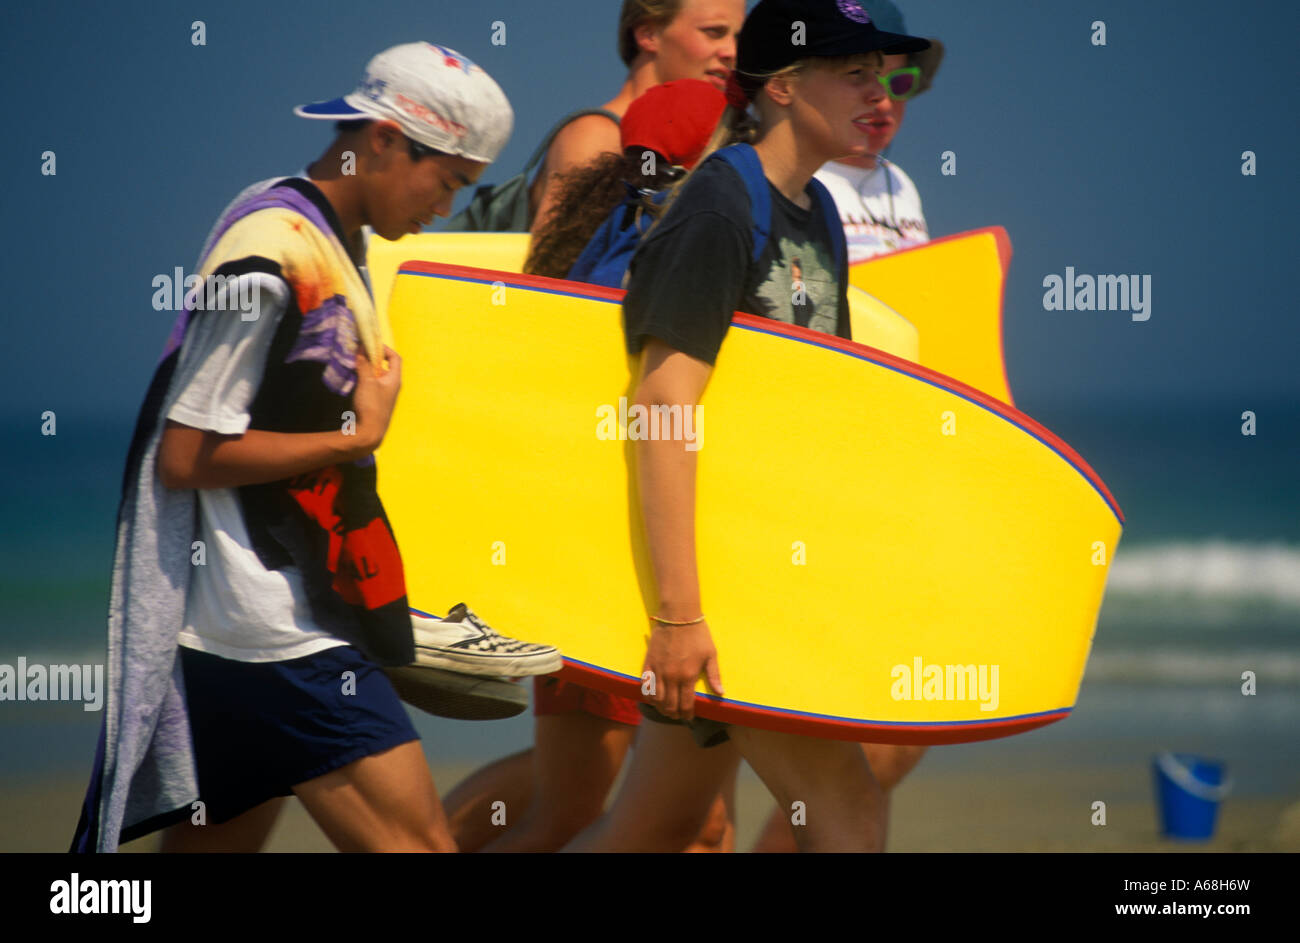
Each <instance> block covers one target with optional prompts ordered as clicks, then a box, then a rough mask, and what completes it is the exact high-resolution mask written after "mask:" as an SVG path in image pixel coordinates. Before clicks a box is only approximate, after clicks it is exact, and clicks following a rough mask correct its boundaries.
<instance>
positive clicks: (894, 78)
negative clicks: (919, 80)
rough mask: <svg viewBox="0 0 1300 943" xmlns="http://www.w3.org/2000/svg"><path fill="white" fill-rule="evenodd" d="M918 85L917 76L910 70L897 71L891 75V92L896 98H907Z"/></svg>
mask: <svg viewBox="0 0 1300 943" xmlns="http://www.w3.org/2000/svg"><path fill="white" fill-rule="evenodd" d="M915 87H916V76H914V75H912V73H910V72H895V73H894V74H893V75H891V76H890V77H889V94H890V95H892V96H893V97H894V98H906V97H907V96H908V95H910V94H912V89H914V88H915Z"/></svg>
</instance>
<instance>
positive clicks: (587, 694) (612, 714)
mask: <svg viewBox="0 0 1300 943" xmlns="http://www.w3.org/2000/svg"><path fill="white" fill-rule="evenodd" d="M578 711H582V712H583V713H584V714H592V715H594V716H596V717H604V718H605V719H606V720H612V721H615V722H617V723H620V724H628V725H629V726H632V727H635V726H636V725H637V724H639V723H641V711H640V710H638V708H637V702H636V701H634V700H632V699H631V698H626V697H619V696H618V695H617V694H606V693H605V692H604V691H597V690H596V689H595V688H588V687H584V686H583V685H581V684H574V683H573V682H572V681H561V680H560V679H559V678H553V677H550V676H547V677H543V678H534V679H533V713H534V714H536V715H537V716H538V717H547V716H552V715H555V714H573V713H576V712H578Z"/></svg>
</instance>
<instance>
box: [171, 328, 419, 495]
mask: <svg viewBox="0 0 1300 943" xmlns="http://www.w3.org/2000/svg"><path fill="white" fill-rule="evenodd" d="M386 353H387V354H388V361H389V366H388V370H387V372H385V373H384V374H383V375H382V376H376V375H375V368H374V367H373V366H372V365H371V364H370V362H369V361H368V360H366V358H365V356H364V355H362V354H358V355H357V387H356V391H355V392H354V394H353V409H354V411H355V412H356V414H357V418H356V428H355V430H354V431H353V432H351V433H345V432H344V431H343V417H341V416H340V417H339V429H337V430H335V431H331V432H265V431H263V430H260V429H250V430H248V431H247V432H245V433H244V434H243V435H238V436H230V435H221V434H219V433H216V432H211V431H208V430H204V429H195V428H192V427H190V426H185V425H181V424H180V423H177V422H172V421H170V420H168V422H167V426H166V428H165V429H164V430H163V437H162V442H161V444H160V445H159V448H158V477H159V478H160V479H161V480H162V483H163V485H164V486H165V487H168V488H237V487H239V486H241V485H256V484H262V483H264V482H268V481H279V480H280V479H282V478H291V477H293V476H294V475H301V474H303V473H305V472H309V471H315V470H316V469H318V468H325V467H326V466H329V465H334V464H336V463H338V462H347V461H356V460H357V459H359V458H362V457H364V456H366V455H369V454H370V453H371V452H373V451H374V450H375V449H377V448H378V447H379V443H380V442H382V441H383V438H384V434H385V432H387V430H388V423H389V420H390V419H391V418H392V413H393V406H394V404H395V403H396V400H397V392H398V389H399V388H400V387H401V380H402V370H401V365H402V362H401V358H400V357H398V356H397V354H396V353H394V352H393V351H392V350H389V349H386Z"/></svg>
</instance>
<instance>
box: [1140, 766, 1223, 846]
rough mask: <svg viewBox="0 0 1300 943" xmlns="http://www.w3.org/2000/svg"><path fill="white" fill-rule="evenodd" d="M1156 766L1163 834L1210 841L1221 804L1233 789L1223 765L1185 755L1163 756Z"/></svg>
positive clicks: (1157, 791)
mask: <svg viewBox="0 0 1300 943" xmlns="http://www.w3.org/2000/svg"><path fill="white" fill-rule="evenodd" d="M1153 766H1154V767H1155V774H1156V801H1157V803H1158V804H1159V806H1160V831H1161V833H1162V834H1164V835H1165V837H1166V838H1180V839H1184V840H1192V841H1196V840H1202V841H1203V840H1205V839H1207V838H1210V837H1211V836H1212V835H1213V834H1214V822H1215V819H1217V818H1218V815H1219V803H1220V802H1222V801H1223V798H1224V797H1225V796H1226V795H1227V794H1228V792H1229V791H1230V790H1231V789H1232V781H1231V780H1230V779H1229V778H1228V777H1227V775H1226V773H1225V772H1224V768H1223V764H1222V763H1219V762H1216V761H1214V760H1207V759H1203V758H1201V757H1199V756H1190V755H1188V754H1185V753H1160V754H1157V756H1156V758H1155V761H1154V763H1153Z"/></svg>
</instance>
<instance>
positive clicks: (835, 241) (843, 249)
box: [812, 177, 849, 274]
mask: <svg viewBox="0 0 1300 943" xmlns="http://www.w3.org/2000/svg"><path fill="white" fill-rule="evenodd" d="M812 195H813V202H814V203H817V204H819V205H820V207H821V212H822V218H823V219H824V220H826V231H827V232H828V233H830V235H831V246H832V247H833V248H834V250H835V271H836V274H838V273H839V271H840V269H842V268H844V263H845V262H846V261H847V260H848V257H849V243H848V240H847V239H846V238H845V236H844V222H843V221H842V220H841V219H840V211H839V208H838V207H837V206H836V205H835V197H833V196H831V191H830V190H828V189H826V184H824V183H822V182H821V181H820V180H818V179H817V178H816V177H813V178H812Z"/></svg>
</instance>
